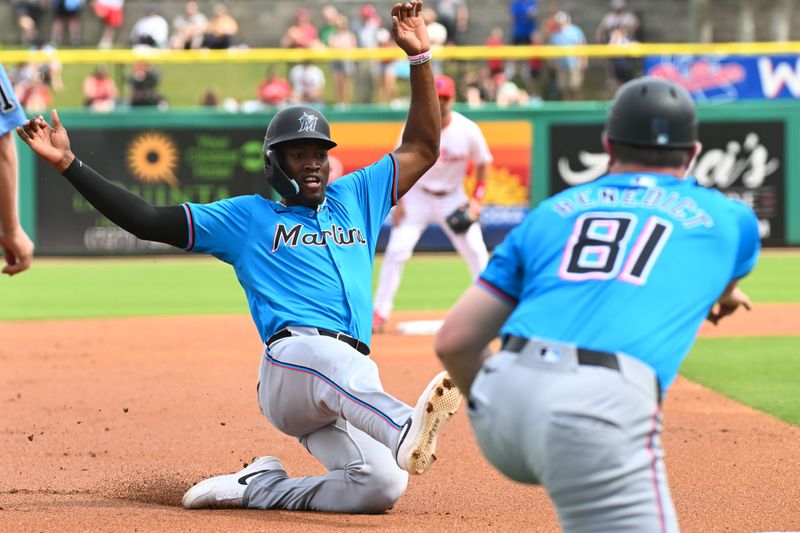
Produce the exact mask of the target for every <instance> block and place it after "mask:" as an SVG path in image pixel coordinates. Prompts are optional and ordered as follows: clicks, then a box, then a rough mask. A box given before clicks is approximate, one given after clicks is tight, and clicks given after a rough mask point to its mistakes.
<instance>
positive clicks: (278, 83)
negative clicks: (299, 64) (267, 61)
mask: <svg viewBox="0 0 800 533" xmlns="http://www.w3.org/2000/svg"><path fill="white" fill-rule="evenodd" d="M291 96H292V86H291V85H290V84H289V82H288V81H286V78H284V77H282V76H281V75H279V74H278V71H277V70H276V69H275V67H270V68H269V69H268V70H267V77H266V79H265V80H264V81H262V82H261V85H259V86H258V99H259V100H260V101H261V103H263V104H265V105H268V106H282V105H286V104H288V103H289V98H290V97H291Z"/></svg>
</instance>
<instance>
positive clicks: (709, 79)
mask: <svg viewBox="0 0 800 533" xmlns="http://www.w3.org/2000/svg"><path fill="white" fill-rule="evenodd" d="M644 71H645V73H646V74H647V75H649V76H656V77H659V78H664V79H668V80H671V81H673V82H675V83H677V84H679V85H682V86H683V87H686V89H688V90H689V92H691V93H692V96H693V97H694V98H695V100H698V101H707V102H727V101H733V100H741V99H770V100H771V99H779V98H800V56H797V55H775V56H735V55H733V56H650V57H647V58H645V61H644Z"/></svg>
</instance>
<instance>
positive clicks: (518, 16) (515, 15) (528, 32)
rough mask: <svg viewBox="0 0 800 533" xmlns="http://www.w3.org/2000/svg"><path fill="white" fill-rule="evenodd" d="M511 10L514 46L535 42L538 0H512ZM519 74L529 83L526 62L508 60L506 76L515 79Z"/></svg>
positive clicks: (511, 36)
mask: <svg viewBox="0 0 800 533" xmlns="http://www.w3.org/2000/svg"><path fill="white" fill-rule="evenodd" d="M509 10H510V11H511V35H510V38H511V44H512V45H514V46H528V45H530V44H533V35H534V33H535V32H536V30H537V23H536V22H537V21H536V17H537V15H538V14H539V3H538V2H537V0H511V3H510V4H509ZM517 74H519V76H520V77H521V78H522V80H523V81H524V82H525V83H528V79H529V78H530V76H529V74H530V72H529V68H528V65H527V64H526V62H525V61H508V62H506V70H505V75H506V78H507V79H509V80H513V79H514V78H515V77H516V76H517Z"/></svg>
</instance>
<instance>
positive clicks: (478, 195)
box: [472, 181, 486, 202]
mask: <svg viewBox="0 0 800 533" xmlns="http://www.w3.org/2000/svg"><path fill="white" fill-rule="evenodd" d="M484 195H486V182H485V181H479V182H478V183H476V184H475V188H474V189H472V198H473V200H476V201H478V202H480V201H481V200H483V197H484Z"/></svg>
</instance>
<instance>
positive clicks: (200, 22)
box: [170, 1, 208, 50]
mask: <svg viewBox="0 0 800 533" xmlns="http://www.w3.org/2000/svg"><path fill="white" fill-rule="evenodd" d="M207 25H208V17H206V16H205V15H204V14H203V13H202V12H201V11H200V6H198V5H197V2H193V1H191V2H186V4H185V5H184V6H183V12H181V13H178V14H177V15H176V16H175V18H174V19H172V31H173V34H172V37H171V38H170V44H171V46H172V48H174V49H175V50H192V49H195V48H200V45H202V44H203V34H204V33H205V31H206V26H207Z"/></svg>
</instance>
